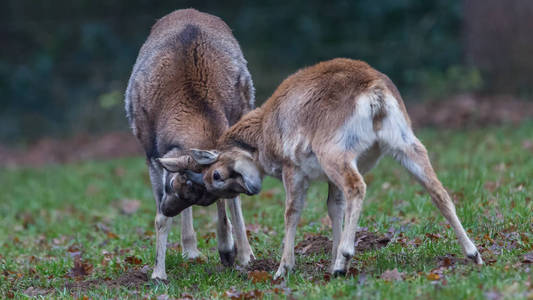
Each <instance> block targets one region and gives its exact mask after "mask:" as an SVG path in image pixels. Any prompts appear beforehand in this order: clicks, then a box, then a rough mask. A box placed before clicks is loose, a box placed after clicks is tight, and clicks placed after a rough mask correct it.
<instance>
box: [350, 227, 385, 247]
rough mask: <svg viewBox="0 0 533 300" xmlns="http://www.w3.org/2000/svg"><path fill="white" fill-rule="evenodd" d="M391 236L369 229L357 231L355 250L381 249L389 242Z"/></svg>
mask: <svg viewBox="0 0 533 300" xmlns="http://www.w3.org/2000/svg"><path fill="white" fill-rule="evenodd" d="M390 241H391V237H390V236H389V235H383V234H379V233H375V232H369V231H366V230H364V231H358V232H356V233H355V251H356V252H364V251H369V250H376V249H381V248H383V247H385V246H387V245H388V244H389V242H390Z"/></svg>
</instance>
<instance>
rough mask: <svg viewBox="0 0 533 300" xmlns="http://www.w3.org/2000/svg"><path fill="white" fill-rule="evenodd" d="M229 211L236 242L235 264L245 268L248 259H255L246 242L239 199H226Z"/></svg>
mask: <svg viewBox="0 0 533 300" xmlns="http://www.w3.org/2000/svg"><path fill="white" fill-rule="evenodd" d="M227 201H228V204H229V211H230V213H231V220H232V221H233V226H234V227H233V232H234V234H235V240H236V242H237V263H238V264H239V265H241V266H247V265H248V263H249V262H250V259H255V256H254V253H253V251H252V247H250V243H249V242H248V237H247V236H246V226H245V225H244V217H243V215H242V209H241V199H240V198H239V197H235V198H233V199H228V200H227Z"/></svg>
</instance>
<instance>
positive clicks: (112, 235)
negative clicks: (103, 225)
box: [106, 231, 118, 240]
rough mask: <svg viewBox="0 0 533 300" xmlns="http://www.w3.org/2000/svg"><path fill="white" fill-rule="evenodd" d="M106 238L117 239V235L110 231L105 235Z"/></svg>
mask: <svg viewBox="0 0 533 300" xmlns="http://www.w3.org/2000/svg"><path fill="white" fill-rule="evenodd" d="M106 235H107V237H108V238H110V239H114V240H115V239H118V235H116V234H115V233H113V232H111V231H108V232H107V233H106Z"/></svg>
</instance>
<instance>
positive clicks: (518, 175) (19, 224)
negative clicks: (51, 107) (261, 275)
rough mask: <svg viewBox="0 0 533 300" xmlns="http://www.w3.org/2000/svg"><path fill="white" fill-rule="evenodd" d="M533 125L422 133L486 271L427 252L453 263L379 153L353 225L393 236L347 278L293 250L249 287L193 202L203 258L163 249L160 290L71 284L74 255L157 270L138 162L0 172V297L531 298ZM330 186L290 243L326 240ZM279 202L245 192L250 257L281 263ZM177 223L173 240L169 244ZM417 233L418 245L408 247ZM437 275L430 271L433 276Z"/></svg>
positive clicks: (436, 220) (109, 273)
mask: <svg viewBox="0 0 533 300" xmlns="http://www.w3.org/2000/svg"><path fill="white" fill-rule="evenodd" d="M532 132H533V122H526V123H523V124H521V125H519V126H510V125H509V126H503V127H493V128H489V129H477V130H469V131H435V130H422V131H420V132H419V137H420V138H421V140H422V141H423V142H424V143H425V144H426V146H427V148H428V150H429V152H430V155H431V157H432V161H433V164H434V167H435V169H436V170H437V173H438V175H439V177H440V179H441V180H442V182H443V184H444V185H445V186H446V187H447V189H448V190H449V191H450V192H451V193H452V195H453V198H454V200H455V203H456V207H457V213H458V215H459V218H460V219H461V220H462V222H463V225H464V226H465V228H466V229H467V230H468V231H469V232H471V233H470V236H471V237H472V238H473V239H475V243H476V244H477V245H479V246H480V248H482V249H483V250H484V252H483V255H484V259H485V261H486V262H488V264H487V265H485V266H483V267H477V266H474V265H472V264H462V263H459V262H458V263H457V264H455V265H454V266H452V267H447V268H438V261H437V257H442V256H444V255H456V256H457V257H462V254H461V251H460V248H459V245H458V243H457V242H456V240H455V236H454V234H453V232H452V230H451V229H450V228H448V227H447V226H446V223H445V221H444V218H443V217H442V216H441V215H440V214H439V212H438V211H437V209H436V208H435V207H434V206H433V204H432V203H431V201H430V199H429V197H428V195H427V194H426V193H424V192H423V190H422V188H421V187H420V186H419V185H418V184H416V183H415V182H414V181H413V180H412V179H411V178H410V177H409V176H408V175H407V173H406V172H405V171H404V170H402V169H401V167H400V166H399V165H398V164H396V163H395V162H394V161H393V160H391V159H388V158H386V159H384V160H382V161H381V162H380V164H379V166H378V167H377V168H376V169H374V170H373V171H372V172H371V174H369V175H367V176H366V180H367V183H368V191H367V197H366V200H365V205H364V210H363V214H362V217H361V219H360V225H361V226H362V227H367V228H368V230H369V231H372V232H378V233H385V232H387V231H389V230H391V231H393V232H394V235H395V237H394V238H393V241H392V242H391V243H389V244H388V245H387V246H386V247H384V248H381V249H379V250H371V251H367V252H364V253H362V254H360V255H357V256H356V257H355V258H354V261H353V263H352V265H354V266H355V267H356V269H357V273H358V274H357V275H356V276H353V277H349V278H340V279H333V278H332V279H331V280H326V279H324V278H323V274H322V273H319V272H318V271H317V274H312V271H311V274H310V273H309V270H307V271H306V270H304V268H303V267H302V266H304V265H306V263H307V265H310V264H311V265H312V264H318V263H319V262H320V261H321V260H322V259H328V260H329V257H327V256H325V255H324V256H322V255H317V256H297V261H296V270H295V271H294V272H293V273H292V274H291V276H290V277H289V278H288V280H287V282H286V283H285V284H281V285H280V284H275V283H272V282H270V281H266V282H257V283H253V282H252V280H250V279H249V278H248V276H247V275H246V273H245V272H242V271H238V270H234V269H230V268H222V267H221V266H220V262H219V259H218V252H217V251H216V239H215V238H212V232H214V231H215V219H216V217H215V216H216V209H215V207H208V208H201V207H195V208H194V215H195V228H196V229H197V232H198V242H199V248H200V249H201V251H202V252H203V253H204V254H205V255H206V257H207V260H205V261H203V262H189V261H186V260H184V259H183V258H182V257H181V256H180V252H179V249H177V247H173V248H171V249H169V250H168V251H167V272H168V275H169V282H168V284H164V283H158V282H148V283H146V284H144V285H139V286H138V287H136V288H131V287H130V288H127V287H110V286H108V285H106V284H101V285H95V286H92V287H91V288H88V289H84V290H81V291H78V290H69V289H68V288H66V284H67V283H68V282H73V281H75V279H73V278H69V277H68V276H66V275H67V274H69V272H70V270H71V269H72V268H73V266H74V258H73V257H75V256H76V255H75V254H77V252H80V255H81V259H82V261H83V262H84V263H86V266H88V267H87V273H88V275H87V276H82V277H81V278H78V279H79V280H82V281H87V280H96V279H103V278H107V279H114V278H118V277H120V276H121V275H123V274H124V273H127V272H130V271H131V270H133V269H138V268H141V267H142V266H143V265H148V266H149V267H150V268H151V267H152V266H153V263H154V250H155V249H154V244H155V236H154V235H153V218H154V200H153V198H152V193H151V189H150V185H149V180H148V175H147V169H146V166H145V164H144V161H143V159H142V158H128V159H118V160H113V161H105V162H84V163H78V164H70V165H50V166H46V167H41V168H15V169H0V184H1V186H2V192H1V193H0V228H1V230H0V263H1V264H0V297H1V298H6V297H16V298H19V297H26V296H25V294H30V295H31V294H32V293H33V294H36V293H37V294H38V293H39V291H42V293H43V294H45V297H54V298H56V297H58V298H63V297H64V298H72V297H83V296H87V297H90V298H117V297H118V298H143V297H148V298H152V297H157V296H159V295H168V296H170V297H180V296H186V295H187V294H188V295H192V296H193V297H194V298H224V297H226V296H227V295H230V294H226V292H227V291H229V290H231V289H232V288H233V290H234V291H235V294H236V296H245V295H244V294H240V295H239V294H238V293H239V292H243V293H244V292H247V291H253V290H259V291H262V293H263V297H265V298H280V297H281V298H284V297H289V296H290V297H296V298H311V299H313V298H314V299H323V298H361V299H368V298H375V299H406V298H407V299H412V298H420V299H430V298H431V299H479V298H485V297H504V298H509V299H511V298H512V299H517V298H518V299H520V298H529V299H531V297H533V282H532V279H531V271H530V266H531V264H526V263H525V262H522V261H523V260H524V259H523V256H524V254H525V253H528V252H530V251H532V249H533V244H532V241H533V233H532V231H533V225H532V224H533V215H532V211H533V202H532V201H531V190H532V188H533V186H532V181H531V178H533V159H532V151H533V150H531V148H530V146H528V143H527V141H530V142H531V140H532ZM326 194H327V192H326V185H325V184H316V185H313V187H312V188H311V189H310V192H309V195H308V199H307V204H306V208H305V210H304V213H303V216H302V221H301V224H300V225H301V226H300V227H299V228H298V235H297V239H296V242H297V243H298V242H299V241H301V240H302V239H303V238H304V235H305V234H309V233H315V234H323V235H327V236H331V232H330V230H329V228H327V226H325V225H324V224H323V222H321V220H322V219H323V218H324V217H325V216H326V215H327V214H326V201H325V198H326ZM126 198H128V199H138V200H140V202H141V206H140V208H139V209H138V210H137V211H136V212H135V213H134V214H133V215H124V214H121V212H120V207H119V206H120V205H119V204H117V203H118V200H120V199H126ZM283 202H284V192H283V187H282V185H281V183H280V182H279V181H277V180H275V179H271V178H268V179H266V180H265V183H264V188H263V193H262V194H260V195H259V196H257V197H243V201H242V203H243V210H244V215H245V220H246V223H247V224H253V225H256V226H255V227H256V228H257V227H259V228H260V229H259V230H256V231H257V232H255V231H254V232H252V233H251V238H250V241H251V245H252V247H253V249H254V251H255V254H256V256H257V258H259V259H262V258H273V259H274V260H276V261H279V259H280V255H281V240H282V237H283ZM175 223H176V224H177V223H179V222H177V221H175ZM176 227H178V225H177V226H174V227H173V230H172V232H171V234H170V236H169V243H177V242H178V241H179V230H178V228H176ZM426 233H431V234H433V235H427V236H426ZM432 236H433V238H432ZM435 236H437V237H436V238H435ZM417 238H418V239H419V241H421V243H420V245H419V246H416V245H412V244H410V243H409V241H415V240H416V239H417ZM402 241H404V244H407V245H403V244H402ZM405 241H407V243H405ZM127 257H130V259H129V260H127V259H126V258H127ZM131 257H135V258H137V259H139V260H131ZM394 268H397V269H398V271H400V272H402V273H403V278H402V279H401V280H398V281H387V280H384V279H381V278H380V275H381V274H382V273H383V272H384V271H386V270H391V269H394ZM150 272H151V269H150ZM433 273H436V274H437V275H438V276H437V277H438V278H436V277H434V276H433V277H432V275H429V274H433ZM431 279H437V280H431ZM30 287H32V288H33V292H32V290H31V289H29V288H30ZM35 291H37V292H35Z"/></svg>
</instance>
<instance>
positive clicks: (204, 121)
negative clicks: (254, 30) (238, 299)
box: [126, 9, 254, 279]
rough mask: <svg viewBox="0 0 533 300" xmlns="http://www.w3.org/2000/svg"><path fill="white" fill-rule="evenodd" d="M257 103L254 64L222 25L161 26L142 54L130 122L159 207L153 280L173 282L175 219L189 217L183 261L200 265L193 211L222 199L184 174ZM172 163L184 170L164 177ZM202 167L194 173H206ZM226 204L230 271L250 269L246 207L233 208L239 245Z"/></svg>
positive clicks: (222, 219) (224, 232)
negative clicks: (170, 245)
mask: <svg viewBox="0 0 533 300" xmlns="http://www.w3.org/2000/svg"><path fill="white" fill-rule="evenodd" d="M253 103H254V88H253V84H252V80H251V77H250V74H249V72H248V69H247V66H246V60H245V59H244V57H243V55H242V52H241V49H240V47H239V44H238V43H237V41H236V40H235V38H234V37H233V35H232V33H231V30H230V29H229V27H228V26H227V25H226V24H225V23H224V22H223V21H222V20H221V19H219V18H218V17H215V16H212V15H209V14H205V13H201V12H199V11H197V10H194V9H184V10H177V11H174V12H172V13H170V14H168V15H167V16H165V17H163V18H162V19H160V20H159V21H157V23H156V24H155V25H154V26H153V28H152V30H151V33H150V35H149V37H148V39H147V40H146V42H145V43H144V45H143V46H142V48H141V50H140V51H139V55H138V57H137V61H136V63H135V66H134V67H133V71H132V74H131V77H130V80H129V83H128V88H127V90H126V112H127V116H128V120H129V123H130V126H131V128H132V130H133V133H134V135H135V136H136V137H137V138H138V139H139V141H140V143H141V145H142V146H143V148H144V150H145V152H146V158H147V162H148V168H149V173H150V179H151V183H152V189H153V192H154V197H155V199H156V208H157V215H156V218H155V228H156V259H155V261H156V265H155V267H154V271H153V273H152V278H158V279H166V278H167V275H166V271H165V253H166V242H167V236H168V231H169V226H170V223H171V220H170V217H173V216H175V215H177V214H179V213H181V212H182V211H184V210H185V211H184V212H183V214H182V218H181V221H182V222H181V223H182V227H181V229H182V234H181V245H182V248H183V253H184V255H185V256H186V257H188V258H195V257H198V256H199V255H201V253H200V252H199V251H198V249H197V245H196V233H195V232H194V229H193V221H192V211H191V210H190V209H188V210H187V208H189V207H190V206H191V205H194V204H197V205H210V204H212V203H213V202H215V201H217V200H218V199H220V196H219V195H213V194H210V193H207V191H206V189H205V186H204V185H203V184H200V183H198V182H197V181H194V179H193V178H197V176H195V175H194V173H187V174H186V173H177V171H179V169H180V166H181V165H183V164H186V163H187V162H192V159H191V158H190V157H188V155H189V152H190V150H191V148H211V147H215V145H216V141H217V139H218V137H220V135H222V133H223V132H224V131H225V130H226V129H227V128H228V127H229V126H231V125H232V124H234V123H236V122H237V121H238V120H239V119H240V117H241V116H242V115H243V114H244V113H246V112H248V111H250V110H251V109H252V108H253ZM161 158H163V160H161ZM168 159H170V160H173V159H176V161H175V162H174V163H173V164H172V165H173V167H176V169H174V170H169V169H168V168H167V169H166V170H165V169H163V166H164V164H163V162H164V161H165V160H168ZM165 167H166V166H165ZM196 167H197V166H196ZM196 167H195V168H192V169H193V171H199V170H198V169H197V168H196ZM167 170H169V171H172V172H167ZM191 174H193V175H191ZM199 176H201V175H199ZM193 182H194V183H193ZM225 203H226V201H225V200H220V201H217V207H218V219H219V222H218V224H217V237H218V247H219V253H220V257H221V260H222V263H223V264H226V265H230V264H232V263H233V261H234V260H235V256H237V260H238V262H239V263H240V264H242V265H246V264H247V263H248V261H249V260H250V257H253V253H252V250H251V248H250V245H249V243H248V241H247V239H246V231H245V227H244V221H243V218H242V212H241V208H240V200H239V199H238V198H234V199H230V200H228V205H229V210H230V212H231V214H232V221H233V222H235V223H234V225H235V226H234V227H233V232H234V235H235V240H236V241H237V242H236V244H235V243H234V240H233V239H232V227H231V224H230V223H229V221H228V219H227V217H226V210H225ZM236 249H238V251H237V250H236Z"/></svg>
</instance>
